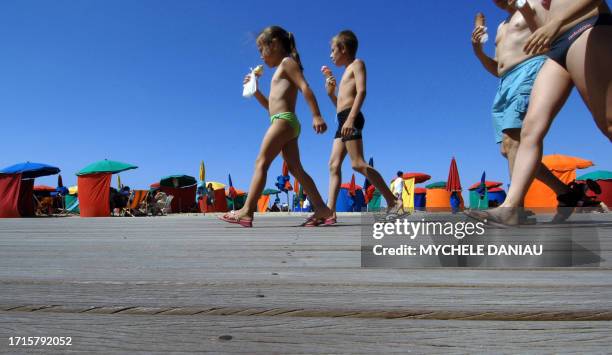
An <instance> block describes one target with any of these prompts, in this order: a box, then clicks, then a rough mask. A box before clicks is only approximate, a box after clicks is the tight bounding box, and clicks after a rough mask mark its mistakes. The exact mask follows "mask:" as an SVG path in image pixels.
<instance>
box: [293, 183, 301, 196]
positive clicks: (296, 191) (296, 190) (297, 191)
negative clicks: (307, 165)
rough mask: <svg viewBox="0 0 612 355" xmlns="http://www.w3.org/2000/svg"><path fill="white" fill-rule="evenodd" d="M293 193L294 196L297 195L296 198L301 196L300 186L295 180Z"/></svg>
mask: <svg viewBox="0 0 612 355" xmlns="http://www.w3.org/2000/svg"><path fill="white" fill-rule="evenodd" d="M293 191H295V193H296V194H298V196H299V197H300V199H301V198H302V197H301V194H302V185H300V182H299V181H298V180H297V179H293Z"/></svg>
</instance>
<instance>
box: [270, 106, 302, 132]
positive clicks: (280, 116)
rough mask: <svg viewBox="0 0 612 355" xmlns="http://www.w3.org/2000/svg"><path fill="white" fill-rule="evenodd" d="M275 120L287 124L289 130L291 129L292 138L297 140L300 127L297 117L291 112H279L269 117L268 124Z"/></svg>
mask: <svg viewBox="0 0 612 355" xmlns="http://www.w3.org/2000/svg"><path fill="white" fill-rule="evenodd" d="M275 120H284V121H287V123H289V125H290V126H291V128H293V133H294V137H293V138H297V137H299V136H300V131H301V125H300V121H299V120H298V118H297V116H296V115H295V113H293V112H281V113H277V114H275V115H272V116H270V124H272V123H274V121H275Z"/></svg>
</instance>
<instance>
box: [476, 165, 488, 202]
mask: <svg viewBox="0 0 612 355" xmlns="http://www.w3.org/2000/svg"><path fill="white" fill-rule="evenodd" d="M486 179H487V172H486V171H483V172H482V176H481V177H480V185H479V186H478V188H477V189H476V192H478V195H480V199H481V200H482V199H483V198H484V196H485V192H486V191H487V184H486Z"/></svg>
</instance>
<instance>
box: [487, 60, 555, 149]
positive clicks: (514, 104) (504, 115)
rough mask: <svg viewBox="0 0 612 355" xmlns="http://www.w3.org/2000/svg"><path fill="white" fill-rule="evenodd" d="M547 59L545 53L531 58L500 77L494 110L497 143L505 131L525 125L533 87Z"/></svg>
mask: <svg viewBox="0 0 612 355" xmlns="http://www.w3.org/2000/svg"><path fill="white" fill-rule="evenodd" d="M545 61H546V56H543V55H542V56H537V57H533V58H529V59H527V60H525V61H524V62H522V63H520V64H518V65H516V66H515V67H514V68H512V69H511V70H510V71H508V72H506V73H505V74H504V75H503V76H502V77H501V78H500V79H499V86H498V88H497V94H496V95H495V101H494V102H493V112H492V113H493V128H494V129H495V141H496V142H497V143H501V141H502V132H503V131H505V130H507V129H512V128H521V127H523V119H524V118H525V114H526V113H527V107H528V106H529V95H530V94H531V88H533V82H534V81H535V78H536V76H537V75H538V72H539V71H540V68H542V65H543V64H544V62H545Z"/></svg>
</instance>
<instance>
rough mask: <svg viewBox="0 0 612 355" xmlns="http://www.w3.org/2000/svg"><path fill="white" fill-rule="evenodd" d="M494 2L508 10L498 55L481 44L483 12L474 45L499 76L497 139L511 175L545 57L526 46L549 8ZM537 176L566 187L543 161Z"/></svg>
mask: <svg viewBox="0 0 612 355" xmlns="http://www.w3.org/2000/svg"><path fill="white" fill-rule="evenodd" d="M494 2H495V4H496V5H497V6H498V7H499V8H500V9H502V10H504V11H506V12H507V13H508V17H507V18H506V20H505V21H503V22H502V23H501V24H500V25H499V26H498V27H497V34H496V38H495V43H496V47H495V58H490V57H488V56H487V55H486V54H485V53H484V51H483V48H482V42H483V41H482V38H483V36H484V35H485V34H486V27H484V16H483V15H482V14H478V15H477V19H476V24H475V25H476V26H475V29H474V31H473V32H472V47H473V49H474V54H475V55H476V57H477V58H478V59H479V60H480V62H481V63H482V65H483V66H484V68H485V69H486V70H487V71H488V72H490V73H491V74H493V75H495V76H496V77H498V78H499V86H498V89H497V94H496V95H495V101H494V103H493V110H492V111H493V112H492V116H493V127H494V130H495V142H496V143H500V144H501V147H500V148H501V153H502V155H503V156H504V157H505V158H506V159H508V168H509V172H510V177H512V169H513V167H514V158H515V156H516V152H517V150H518V146H519V142H520V138H521V128H522V126H523V119H524V118H525V114H526V113H527V109H528V107H529V96H530V94H531V89H532V87H533V83H534V81H535V78H536V77H537V75H538V72H539V71H540V68H541V67H542V65H543V64H544V61H545V60H546V57H545V56H543V55H537V56H534V55H529V54H525V53H524V51H523V47H524V46H525V44H526V43H527V39H528V38H529V36H530V35H531V33H532V32H533V31H535V30H536V29H537V28H538V26H541V25H542V24H543V23H544V21H545V14H546V9H544V7H543V6H542V4H541V1H536V0H527V3H526V4H525V5H524V6H522V7H521V8H520V9H518V8H517V7H516V5H515V3H516V1H515V0H494ZM479 17H480V18H479ZM537 179H538V180H540V181H542V182H543V183H545V184H546V185H548V186H549V187H550V188H551V189H552V190H553V191H555V193H556V194H557V195H559V194H562V193H564V192H565V191H566V189H565V184H563V182H561V181H560V180H559V179H558V178H557V177H556V176H555V175H553V174H552V173H551V172H550V170H548V168H546V166H545V165H543V164H541V163H540V168H539V169H538V174H537Z"/></svg>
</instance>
